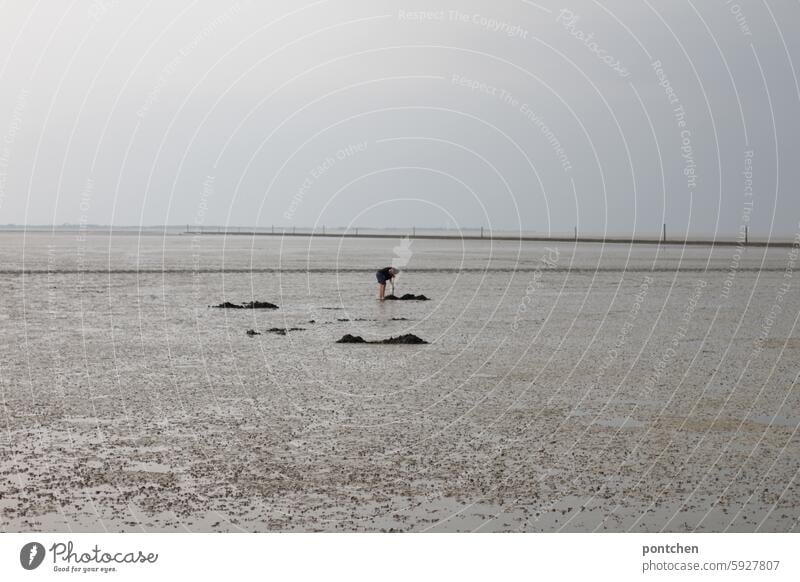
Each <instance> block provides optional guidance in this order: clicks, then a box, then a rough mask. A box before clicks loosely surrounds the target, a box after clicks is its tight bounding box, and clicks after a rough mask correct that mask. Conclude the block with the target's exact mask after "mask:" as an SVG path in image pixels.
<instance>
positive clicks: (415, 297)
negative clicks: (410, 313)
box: [384, 293, 430, 301]
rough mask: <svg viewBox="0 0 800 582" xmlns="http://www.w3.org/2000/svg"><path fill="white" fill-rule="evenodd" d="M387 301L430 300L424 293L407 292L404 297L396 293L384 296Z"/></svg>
mask: <svg viewBox="0 0 800 582" xmlns="http://www.w3.org/2000/svg"><path fill="white" fill-rule="evenodd" d="M384 299H385V300H386V301H430V299H428V298H427V297H425V296H424V295H414V294H413V293H406V294H405V295H403V296H402V297H397V296H396V295H387V296H386V297H384Z"/></svg>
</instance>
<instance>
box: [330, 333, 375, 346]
mask: <svg viewBox="0 0 800 582" xmlns="http://www.w3.org/2000/svg"><path fill="white" fill-rule="evenodd" d="M336 343H337V344H366V343H369V342H367V340H365V339H364V338H363V337H361V336H360V335H350V334H349V333H348V334H347V335H345V336H343V337H342V339H340V340H338V341H337V342H336Z"/></svg>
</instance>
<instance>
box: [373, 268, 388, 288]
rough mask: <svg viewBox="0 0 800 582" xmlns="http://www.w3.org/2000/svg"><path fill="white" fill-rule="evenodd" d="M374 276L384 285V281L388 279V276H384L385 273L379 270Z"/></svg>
mask: <svg viewBox="0 0 800 582" xmlns="http://www.w3.org/2000/svg"><path fill="white" fill-rule="evenodd" d="M375 278H376V279H378V283H379V284H380V285H386V281H388V278H387V277H386V273H382V272H381V271H378V272H377V273H375Z"/></svg>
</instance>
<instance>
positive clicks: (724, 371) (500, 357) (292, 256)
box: [0, 235, 800, 531]
mask: <svg viewBox="0 0 800 582" xmlns="http://www.w3.org/2000/svg"><path fill="white" fill-rule="evenodd" d="M2 236H4V237H11V235H2ZM37 237H39V238H37ZM5 242H7V243H9V244H3V245H2V246H0V259H2V260H3V264H4V265H6V266H8V268H16V267H19V266H20V264H19V261H20V260H21V259H20V255H19V254H18V253H17V251H18V250H19V249H20V248H21V246H22V244H23V242H22V241H20V240H18V239H13V240H10V241H5ZM55 242H56V243H58V244H55V245H53V244H52V243H53V241H52V240H51V237H50V236H49V235H36V236H33V235H29V236H28V239H27V240H26V241H25V243H24V244H25V249H26V252H25V257H26V267H27V268H32V269H34V270H37V269H38V272H35V273H32V274H29V275H13V276H12V275H9V276H3V277H2V278H1V279H0V326H2V330H3V333H2V335H1V336H0V342H2V349H0V387H1V388H2V398H0V423H2V428H3V430H2V431H0V434H1V435H2V437H0V529H2V530H5V531H12V530H21V531H38V530H48V531H50V530H57V531H104V530H106V529H107V530H110V531H123V530H124V531H171V530H177V531H186V530H189V531H284V530H289V531H317V530H324V531H390V530H400V531H422V530H433V531H473V530H478V531H560V530H563V531H593V530H599V531H631V530H632V531H660V530H666V531H687V530H697V531H756V530H758V531H798V529H800V527H798V517H799V516H800V512H799V509H798V508H800V490H798V480H797V473H798V469H800V437H799V436H798V434H800V431H799V430H798V424H797V423H798V422H800V420H799V419H798V415H797V410H800V391H798V389H797V385H796V377H797V373H798V371H799V370H800V339H798V338H800V333H798V330H797V328H796V327H795V323H796V318H797V314H798V312H799V311H800V298H798V295H797V294H796V293H788V294H781V291H780V290H781V286H782V284H783V281H784V273H785V267H786V265H787V260H788V258H789V257H788V253H789V250H788V249H777V250H771V251H769V252H768V253H767V254H766V255H764V252H765V251H764V250H763V249H747V250H746V251H745V256H744V258H743V259H742V260H741V261H739V263H738V264H739V268H738V269H737V270H735V271H731V270H730V268H729V267H730V264H731V256H732V254H733V253H734V251H735V249H731V248H728V249H717V250H715V251H714V252H713V253H710V252H709V250H708V249H702V248H693V249H689V250H687V251H686V252H685V253H683V254H682V251H681V249H674V248H673V249H668V250H666V251H660V250H659V249H658V248H656V247H637V248H634V249H629V248H625V247H623V248H620V247H614V248H612V249H605V248H601V247H600V246H599V245H598V246H594V247H592V246H590V245H589V246H587V245H583V246H581V247H579V248H578V249H575V248H573V247H572V246H571V245H561V246H559V247H558V248H559V254H558V263H557V265H556V266H555V268H554V267H552V265H548V264H546V263H544V262H543V261H542V258H543V257H546V256H547V257H549V258H550V259H552V257H553V253H552V252H548V251H546V245H535V244H529V245H526V246H524V247H522V248H520V247H519V245H517V244H512V243H508V244H498V243H495V244H494V245H492V246H491V247H490V246H489V245H486V244H483V243H475V244H474V245H468V246H467V247H466V248H465V249H462V246H461V243H453V245H452V248H450V247H446V246H444V247H443V245H446V244H448V243H442V242H441V241H436V243H435V244H430V245H426V243H425V242H424V241H415V242H414V246H412V249H413V251H414V254H413V256H412V257H411V262H410V264H409V265H408V266H407V268H405V269H403V273H402V276H401V277H400V278H399V280H398V282H397V287H398V290H397V291H398V294H399V295H400V296H402V295H403V294H405V293H406V292H407V291H408V292H411V291H413V292H414V293H424V294H425V295H426V296H427V297H429V298H430V300H429V301H424V302H414V301H408V302H404V301H389V302H384V303H383V304H381V303H379V302H377V300H376V298H375V297H376V294H377V288H376V285H375V284H374V268H372V267H371V266H370V268H366V269H363V272H361V271H360V270H359V269H360V267H361V266H362V265H363V264H364V263H365V261H366V262H370V265H372V264H373V263H374V264H375V265H378V266H380V265H383V264H387V263H388V261H389V260H390V259H391V257H392V247H393V246H395V245H396V244H397V242H396V241H387V242H386V244H385V247H381V246H380V244H382V243H376V242H375V241H369V242H364V241H358V240H356V241H346V243H345V244H344V247H343V249H340V248H339V247H338V241H335V242H331V241H320V242H315V243H313V244H315V245H323V246H322V247H320V248H314V249H312V250H313V251H314V252H313V253H310V254H309V252H308V248H307V247H306V246H303V245H307V244H308V243H307V242H305V243H301V241H298V240H295V241H290V242H289V243H287V242H281V241H279V240H274V239H269V240H268V239H259V240H256V241H250V240H233V241H228V242H227V243H225V242H224V241H223V239H221V238H209V239H203V241H202V245H203V246H202V261H201V262H200V264H201V266H202V267H203V268H205V267H208V270H209V271H213V269H214V268H218V267H219V266H220V265H221V264H223V263H224V264H225V265H226V266H233V267H236V268H238V267H240V266H241V267H242V268H243V269H246V267H247V265H251V264H253V263H254V259H253V257H254V256H256V257H257V258H258V260H259V261H262V260H263V262H262V263H259V265H261V266H263V267H264V270H263V271H258V272H252V273H250V272H246V271H245V272H232V273H231V272H226V273H224V274H222V273H214V272H202V273H197V272H195V271H194V270H193V266H195V265H196V264H197V261H196V260H194V258H193V256H192V254H191V252H192V251H191V247H190V246H189V241H187V240H185V239H184V238H181V237H173V238H168V239H166V243H165V240H164V239H162V238H161V237H153V240H150V239H147V238H145V239H144V240H143V241H140V240H137V237H115V239H114V240H113V241H111V244H109V240H108V239H105V238H103V239H101V238H98V239H97V240H95V239H91V237H90V240H89V241H88V243H87V244H88V245H90V248H89V249H87V250H88V251H92V252H86V253H84V255H83V256H84V257H86V260H87V261H88V266H89V267H93V266H96V267H97V268H98V269H101V270H102V269H103V268H106V269H107V266H108V262H109V257H108V255H109V253H110V254H111V256H112V258H113V260H114V261H115V263H114V264H121V265H122V266H124V267H129V269H128V272H114V273H103V272H97V273H83V274H81V273H77V272H75V264H74V257H73V255H74V254H75V240H74V237H70V238H64V239H60V240H56V241H55ZM418 243H419V244H418ZM91 245H95V246H91ZM281 245H283V247H282V246H281ZM291 245H295V246H291ZM325 245H329V246H325ZM358 245H362V246H360V247H359V246H358ZM164 248H166V251H164V250H163V249H164ZM53 249H55V250H53ZM253 249H255V250H253ZM309 256H310V257H313V258H312V259H308V257H309ZM126 257H128V258H126ZM130 257H133V258H130ZM223 259H224V261H223ZM308 260H312V261H313V262H312V263H311V264H309V263H308ZM92 261H95V262H94V263H93V262H92ZM125 261H128V263H125ZM131 261H133V263H131ZM95 263H96V264H95ZM137 265H139V266H140V267H142V268H145V267H146V268H150V267H153V268H154V269H156V268H158V266H159V265H167V266H168V267H169V268H170V269H172V270H173V271H174V272H168V273H166V274H164V273H161V272H152V273H151V272H147V270H146V268H145V269H144V271H143V272H140V273H138V274H137V273H136V272H135V270H136V267H137ZM326 265H327V267H326ZM306 266H308V267H309V268H311V269H314V271H312V272H310V273H306V272H304V269H305V267H306ZM331 266H333V267H331ZM267 267H268V268H270V269H274V270H273V271H271V272H267V270H266V268H267ZM334 267H335V268H334ZM684 267H685V269H684ZM706 267H708V269H706ZM337 268H338V269H339V270H336V269H337ZM415 268H418V269H419V270H418V271H415V270H414V269H415ZM319 269H330V270H329V271H322V272H320V271H319ZM426 269H428V270H426ZM680 269H684V270H683V271H681V270H680ZM121 270H123V269H122V268H120V271H121ZM726 289H729V292H726V291H725V290H726ZM224 300H230V301H231V302H234V303H235V304H237V305H242V304H243V303H245V304H246V303H247V302H250V301H268V302H273V303H274V304H275V305H279V306H280V309H278V310H273V309H209V308H208V306H209V305H217V304H219V303H220V302H221V301H224ZM777 304H780V305H781V316H780V317H775V316H771V313H773V311H774V306H775V305H777ZM340 320H341V321H340ZM311 321H313V322H314V323H310V322H311ZM292 328H304V329H303V331H290V330H292ZM273 329H275V330H283V331H286V332H287V333H285V334H282V333H279V332H277V331H271V330H273ZM247 330H253V331H255V332H258V333H260V335H252V336H248V335H247V333H246V332H247ZM345 334H351V335H353V336H360V337H362V338H363V339H364V340H365V341H381V340H384V339H387V338H391V337H395V338H396V337H401V336H404V335H407V334H412V335H415V336H417V337H420V338H424V339H425V340H426V341H429V342H430V343H429V345H420V346H415V345H408V346H403V345H401V346H392V345H387V346H380V347H378V346H375V347H372V346H369V347H364V348H361V347H358V346H350V345H341V344H337V343H336V341H337V340H339V339H340V338H342V336H344V335H345Z"/></svg>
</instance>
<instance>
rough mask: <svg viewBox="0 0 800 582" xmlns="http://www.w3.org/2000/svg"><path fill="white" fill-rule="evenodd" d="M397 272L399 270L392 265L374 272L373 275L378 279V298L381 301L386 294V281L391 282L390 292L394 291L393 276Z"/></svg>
mask: <svg viewBox="0 0 800 582" xmlns="http://www.w3.org/2000/svg"><path fill="white" fill-rule="evenodd" d="M399 272H400V270H399V269H395V268H394V267H386V268H385V269H381V270H380V271H378V272H377V273H375V277H376V278H377V279H378V299H380V300H381V301H383V298H384V296H385V295H386V281H390V282H391V283H392V293H394V278H395V276H396V275H397V273H399Z"/></svg>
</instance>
